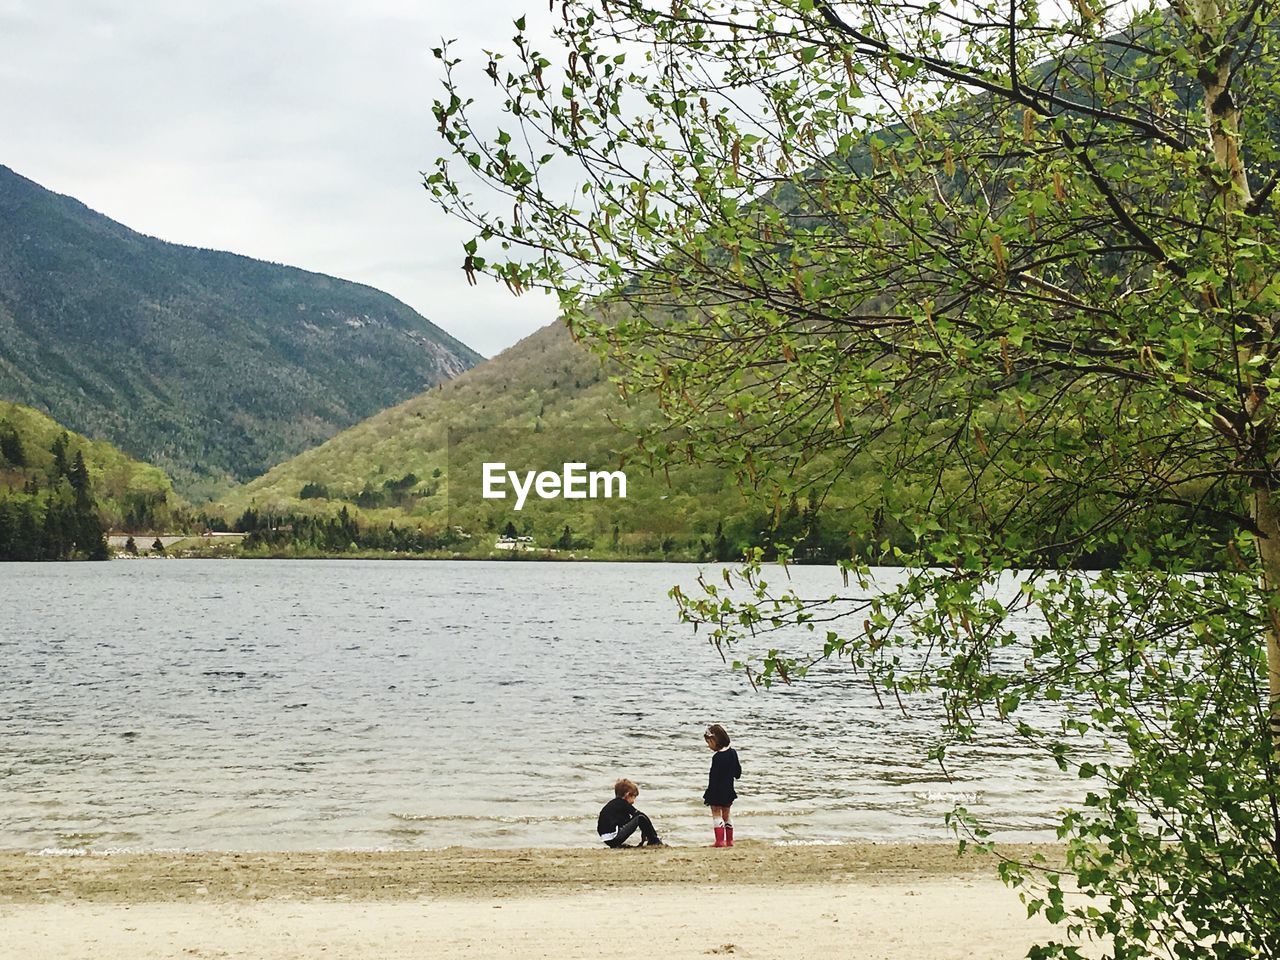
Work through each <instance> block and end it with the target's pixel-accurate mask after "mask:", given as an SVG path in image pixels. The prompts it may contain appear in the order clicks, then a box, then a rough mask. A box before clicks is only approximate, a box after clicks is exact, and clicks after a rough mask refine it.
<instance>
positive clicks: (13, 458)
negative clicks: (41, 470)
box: [0, 420, 27, 467]
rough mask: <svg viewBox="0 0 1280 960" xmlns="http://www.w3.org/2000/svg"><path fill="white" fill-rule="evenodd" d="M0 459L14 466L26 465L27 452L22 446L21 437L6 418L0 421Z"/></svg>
mask: <svg viewBox="0 0 1280 960" xmlns="http://www.w3.org/2000/svg"><path fill="white" fill-rule="evenodd" d="M0 460H5V461H7V462H8V463H9V464H10V465H11V466H14V467H25V466H26V465H27V452H26V450H25V449H24V448H23V446H22V438H21V437H20V436H18V431H17V430H16V429H15V428H14V426H13V424H11V423H9V422H8V421H7V420H6V421H5V422H4V423H0Z"/></svg>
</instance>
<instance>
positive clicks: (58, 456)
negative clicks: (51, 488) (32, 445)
mask: <svg viewBox="0 0 1280 960" xmlns="http://www.w3.org/2000/svg"><path fill="white" fill-rule="evenodd" d="M70 439H71V438H70V437H69V436H68V435H67V432H66V431H65V430H64V431H62V433H61V434H59V435H58V439H57V440H55V441H53V446H52V447H50V448H49V449H50V452H51V453H52V454H53V469H52V471H51V472H50V473H49V480H50V482H51V483H57V482H58V478H59V477H65V476H67V474H68V473H69V472H70V470H69V468H68V466H67V444H68V443H69V442H70Z"/></svg>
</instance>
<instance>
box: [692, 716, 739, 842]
mask: <svg viewBox="0 0 1280 960" xmlns="http://www.w3.org/2000/svg"><path fill="white" fill-rule="evenodd" d="M702 737H703V739H704V740H706V742H707V746H708V747H709V748H710V749H711V750H714V751H715V756H714V757H712V758H711V775H710V776H709V777H708V778H707V789H706V792H704V793H703V794H702V802H703V803H705V804H706V805H707V806H709V807H710V808H711V818H712V821H713V826H714V828H715V835H716V844H715V845H716V846H717V847H732V846H733V824H732V823H730V822H729V807H731V806H732V805H733V801H735V800H737V799H738V794H737V793H736V792H735V791H734V789H733V781H735V780H737V779H738V778H739V777H741V776H742V764H741V763H739V762H738V751H737V750H734V749H733V748H731V747H730V746H729V734H728V733H726V732H725V729H724V727H722V726H720V724H718V723H713V724H711V726H709V727H707V731H706V733H704V734H703V735H702Z"/></svg>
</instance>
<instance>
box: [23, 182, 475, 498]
mask: <svg viewBox="0 0 1280 960" xmlns="http://www.w3.org/2000/svg"><path fill="white" fill-rule="evenodd" d="M479 359H480V357H479V356H478V355H477V354H476V353H475V352H474V351H472V350H471V349H470V348H468V347H466V346H465V345H463V344H461V343H459V342H458V341H457V340H455V339H453V338H452V337H450V336H448V335H447V334H445V333H444V332H443V331H442V330H440V329H439V328H437V327H435V326H434V325H433V324H431V323H430V322H428V321H427V320H425V319H424V318H423V317H421V316H419V315H418V314H417V313H415V312H414V311H413V310H411V309H410V308H409V307H407V306H405V305H404V304H402V303H400V302H399V301H397V300H395V299H393V298H392V297H390V296H387V295H386V294H384V293H381V292H379V291H377V290H374V289H372V288H370V287H366V286H362V285H360V284H356V283H349V282H347V281H343V280H337V279H334V278H333V277H327V276H323V275H320V274H315V273H308V272H306V271H303V270H298V269H294V268H292V267H285V266H280V265H278V264H273V263H264V262H262V261H258V260H251V259H249V258H247V257H240V256H236V255H234V254H229V253H220V252H216V251H211V250H200V249H195V248H191V247H183V246H178V245H176V244H170V243H165V242H163V241H160V240H156V239H154V238H151V237H146V236H143V235H141V234H138V233H135V232H134V231H132V230H130V229H128V228H127V227H124V226H122V225H121V224H118V223H116V222H114V221H112V220H109V219H108V218H106V217H104V216H102V215H100V214H97V213H95V212H93V211H92V210H90V209H88V208H87V207H85V206H84V205H83V204H81V203H79V202H77V201H76V200H73V199H71V198H69V197H64V196H60V195H58V194H55V193H52V192H50V191H48V190H45V189H44V188H42V187H40V186H39V185H37V184H35V183H33V182H32V181H30V180H27V179H25V178H23V177H21V176H19V175H18V174H16V173H14V172H13V171H12V170H9V169H8V168H6V167H3V166H0V398H3V399H7V400H13V401H17V402H19V403H24V404H27V405H29V406H32V407H35V408H37V409H40V410H42V411H44V412H46V413H48V414H49V415H50V416H52V417H54V418H55V419H56V420H57V421H59V422H60V423H63V424H66V425H67V426H68V427H69V428H71V429H74V430H78V431H81V432H82V433H87V434H90V435H92V436H98V437H104V438H106V439H109V440H111V441H112V442H113V443H115V444H116V445H118V446H120V447H121V448H123V449H125V450H127V451H128V452H129V453H131V454H133V455H134V456H136V457H138V458H140V459H143V460H147V461H149V462H152V463H155V464H157V465H159V466H161V467H163V468H164V469H165V470H166V471H167V472H168V473H169V474H170V475H171V476H172V477H173V478H174V479H175V481H176V482H177V483H178V484H179V486H180V487H182V488H183V489H184V490H187V491H198V490H201V489H208V488H210V487H212V486H214V485H216V484H219V483H223V482H226V481H227V480H229V479H231V478H236V479H240V480H244V479H248V478H250V477H253V476H255V475H257V474H259V473H261V472H262V471H263V470H265V469H267V468H268V467H270V466H271V465H272V464H274V463H278V462H280V461H281V460H284V459H285V458H287V457H288V456H290V455H292V454H295V453H298V452H300V451H302V450H305V449H307V448H309V447H312V446H314V445H315V444H317V443H319V442H321V441H323V440H324V439H326V438H328V437H329V436H331V435H333V434H334V433H336V432H337V431H338V430H340V429H342V428H344V427H347V426H350V425H352V424H354V423H357V422H358V421H360V420H362V419H363V418H365V417H367V416H369V415H371V414H373V413H375V412H376V411H378V410H381V409H383V408H385V407H387V406H389V405H391V404H395V403H399V402H401V401H403V400H405V399H406V398H408V397H410V396H413V395H414V394H416V393H418V392H420V391H422V390H423V389H425V388H427V387H430V386H432V385H434V384H436V383H439V382H441V381H443V380H447V379H449V378H450V377H453V376H455V375H457V374H458V373H461V372H462V371H464V370H466V369H467V368H468V367H470V366H472V365H473V364H475V363H476V362H478V361H479Z"/></svg>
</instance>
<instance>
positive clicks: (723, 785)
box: [702, 747, 742, 807]
mask: <svg viewBox="0 0 1280 960" xmlns="http://www.w3.org/2000/svg"><path fill="white" fill-rule="evenodd" d="M741 776H742V764H741V763H739V762H738V751H737V750H735V749H733V747H725V748H724V749H723V750H717V751H716V753H715V756H713V757H712V758H711V775H710V776H709V777H708V778H707V790H706V792H705V793H704V794H703V795H702V802H703V803H705V804H707V805H708V806H715V807H727V806H729V804H731V803H733V801H735V800H737V799H738V794H737V793H736V792H735V791H734V789H733V781H735V780H737V779H738V778H739V777H741Z"/></svg>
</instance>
